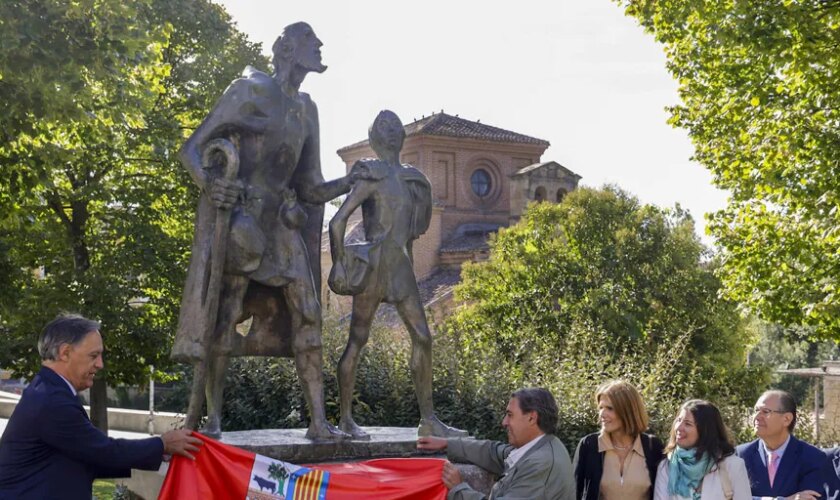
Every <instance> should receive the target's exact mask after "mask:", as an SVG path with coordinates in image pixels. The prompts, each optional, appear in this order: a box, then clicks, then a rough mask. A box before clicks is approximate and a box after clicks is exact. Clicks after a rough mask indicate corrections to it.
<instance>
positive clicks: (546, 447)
mask: <svg viewBox="0 0 840 500" xmlns="http://www.w3.org/2000/svg"><path fill="white" fill-rule="evenodd" d="M513 450H514V447H513V446H510V445H509V444H504V443H500V442H498V441H484V440H474V439H450V440H449V442H448V445H447V455H448V456H449V459H450V460H452V461H456V462H464V461H466V462H470V463H473V464H475V465H478V466H479V467H481V468H482V469H486V470H487V471H489V472H491V473H493V474H496V475H500V477H499V480H498V481H497V482H496V484H494V485H493V489H492V490H491V491H490V497H489V498H490V500H513V499H528V500H573V499H574V497H575V483H574V479H573V478H572V462H571V460H570V459H569V452H568V451H566V447H565V446H563V443H562V442H560V440H559V439H557V438H556V437H555V436H552V435H549V434H546V435H544V436H543V437H542V438H541V439H540V440H539V441H537V443H536V444H535V445H534V446H533V447H532V448H531V449H530V450H528V451H527V452H526V453H525V455H523V456H522V458H520V459H519V461H518V462H516V465H514V466H513V467H511V468H509V469H508V468H507V467H506V466H505V458H507V456H508V455H509V454H510V452H511V451H513ZM446 498H447V500H480V499H483V498H485V496H484V495H483V494H481V493H479V492H477V491H475V490H473V489H472V488H470V487H469V486H468V485H467V484H466V483H461V484H459V485H456V486H455V487H454V488H452V489H451V490H449V494H448V495H447V497H446Z"/></svg>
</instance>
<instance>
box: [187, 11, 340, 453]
mask: <svg viewBox="0 0 840 500" xmlns="http://www.w3.org/2000/svg"><path fill="white" fill-rule="evenodd" d="M321 45H322V43H321V41H320V40H319V39H318V37H316V36H315V33H314V32H313V31H312V28H311V27H310V26H309V25H308V24H306V23H296V24H292V25H290V26H287V27H286V28H285V30H284V31H283V34H282V35H281V36H280V37H278V38H277V41H276V42H275V43H274V45H273V47H272V51H273V53H274V58H273V64H274V74H273V75H271V76H269V75H267V74H265V73H262V72H260V71H257V70H255V69H253V68H251V67H248V68H246V69H245V71H244V72H243V74H242V77H241V78H239V79H237V80H235V81H234V82H233V83H231V85H230V86H229V87H228V88H227V90H225V92H224V94H223V95H222V97H221V98H220V99H219V101H218V102H217V103H216V105H215V107H214V108H213V110H212V111H211V112H210V114H209V115H208V116H207V117H206V118H205V119H204V121H203V122H202V123H201V125H200V126H199V127H198V128H197V129H196V130H195V132H194V133H193V134H192V136H191V137H190V138H189V139H188V140H187V141H186V143H185V144H184V146H183V148H182V149H181V152H180V158H181V161H182V163H183V164H184V166H185V167H186V168H187V170H188V171H189V173H190V175H191V176H192V178H193V180H194V181H195V182H196V184H198V186H199V187H200V188H201V198H200V201H199V207H198V213H197V221H196V232H195V239H194V241H193V246H192V259H191V262H190V268H189V273H188V277H187V282H186V285H185V288H184V296H183V300H182V303H181V314H180V318H179V324H178V332H177V335H176V339H175V344H174V346H173V348H172V357H173V358H174V359H177V360H182V361H190V362H193V363H194V364H195V378H194V384H193V393H192V395H191V398H190V407H189V410H188V414H187V421H186V426H187V427H188V428H192V429H194V428H195V427H196V426H197V425H198V421H199V420H200V418H201V414H202V409H203V408H202V407H203V403H204V397H205V393H204V392H205V389H206V400H207V415H208V420H207V423H206V425H205V427H204V429H203V431H204V432H205V433H207V434H209V435H213V436H219V435H220V434H221V408H222V401H223V384H224V378H225V372H226V371H227V367H228V365H229V359H230V356H286V357H291V356H294V358H295V365H296V369H297V373H298V377H299V379H300V382H301V384H302V386H303V392H304V395H305V397H306V403H307V406H308V409H309V416H310V424H309V429H308V432H307V437H309V438H311V439H336V438H347V437H349V436H347V435H346V434H345V433H343V432H341V431H339V430H337V429H336V428H335V427H333V426H331V425H330V424H329V423H328V422H327V420H326V417H325V413H324V391H323V377H322V365H323V361H322V356H321V305H320V302H319V291H320V281H321V273H320V246H321V224H322V222H323V214H324V203H325V202H326V201H328V200H331V199H333V198H335V197H336V196H339V195H341V194H343V193H346V192H348V191H349V190H350V187H351V179H350V177H344V178H341V179H338V180H335V181H331V182H327V183H325V182H324V178H323V176H322V174H321V164H320V148H319V126H318V110H317V108H316V107H315V103H314V102H312V99H311V98H310V97H309V95H307V94H305V93H302V92H300V91H299V89H300V85H301V82H303V79H304V78H305V77H306V75H307V74H308V73H309V72H311V71H314V72H316V73H321V72H323V71H324V70H326V66H324V65H323V63H322V62H321V51H320V47H321ZM220 166H221V167H223V168H222V169H221V170H223V172H221V171H220V168H219V167H220ZM248 318H251V324H250V330H249V331H248V334H247V335H241V334H239V333H237V332H236V326H237V324H239V323H241V322H243V321H245V320H246V319H248Z"/></svg>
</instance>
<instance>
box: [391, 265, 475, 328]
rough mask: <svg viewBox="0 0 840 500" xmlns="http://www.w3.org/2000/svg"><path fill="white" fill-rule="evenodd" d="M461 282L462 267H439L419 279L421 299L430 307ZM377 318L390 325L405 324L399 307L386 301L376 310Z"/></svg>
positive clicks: (424, 304) (450, 293) (424, 305)
mask: <svg viewBox="0 0 840 500" xmlns="http://www.w3.org/2000/svg"><path fill="white" fill-rule="evenodd" d="M460 282H461V270H460V269H438V270H436V271H435V272H434V273H432V275H431V276H429V277H427V278H426V279H424V280H422V281H418V282H417V287H418V288H419V289H420V300H422V301H423V307H429V306H430V305H431V304H433V303H435V302H437V301H439V300H442V299H444V300H445V299H446V298H447V297H448V296H450V295H452V291H453V289H454V288H455V285H457V284H458V283H460ZM376 319H377V321H381V322H382V323H383V324H385V325H387V326H388V327H401V326H402V325H403V323H402V320H401V319H400V316H399V314H398V313H397V308H396V307H394V306H393V305H391V304H386V303H384V302H383V303H382V305H380V306H379V309H378V310H377V312H376Z"/></svg>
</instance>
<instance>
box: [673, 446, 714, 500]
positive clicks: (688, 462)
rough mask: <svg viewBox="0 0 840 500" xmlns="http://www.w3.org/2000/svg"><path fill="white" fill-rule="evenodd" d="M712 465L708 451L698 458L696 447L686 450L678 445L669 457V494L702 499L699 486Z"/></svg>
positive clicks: (695, 499)
mask: <svg viewBox="0 0 840 500" xmlns="http://www.w3.org/2000/svg"><path fill="white" fill-rule="evenodd" d="M710 465H711V464H710V463H709V454H708V453H704V454H703V458H702V459H700V460H697V459H696V458H695V450H694V448H689V449H687V450H685V449H683V448H680V447H679V446H677V447H676V449H674V451H673V452H671V457H670V458H669V459H668V494H669V495H679V496H681V497H685V498H693V499H694V500H700V493H699V492H698V491H697V488H698V487H699V486H700V482H701V481H703V476H705V475H706V473H707V472H709V468H710Z"/></svg>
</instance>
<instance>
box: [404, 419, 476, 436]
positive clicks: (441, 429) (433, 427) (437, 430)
mask: <svg viewBox="0 0 840 500" xmlns="http://www.w3.org/2000/svg"><path fill="white" fill-rule="evenodd" d="M417 435H418V436H420V437H423V436H436V437H444V438H450V437H467V436H469V435H470V434H469V432H467V431H463V430H461V429H456V428H455V427H450V426H448V425H446V424H444V423H443V422H441V421H440V420H438V418H437V417H436V416H434V415H432V416H431V417H429V418H424V419H421V420H420V425H419V426H417Z"/></svg>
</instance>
